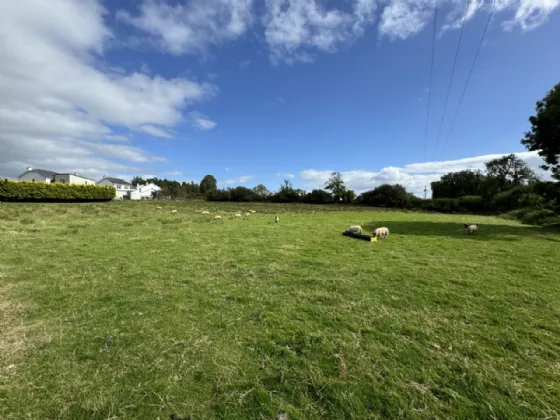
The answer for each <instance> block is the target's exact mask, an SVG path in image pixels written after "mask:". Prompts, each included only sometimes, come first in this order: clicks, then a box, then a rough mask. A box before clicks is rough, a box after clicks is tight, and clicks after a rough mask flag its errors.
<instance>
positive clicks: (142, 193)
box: [130, 184, 161, 200]
mask: <svg viewBox="0 0 560 420" xmlns="http://www.w3.org/2000/svg"><path fill="white" fill-rule="evenodd" d="M159 190H161V188H160V187H158V186H157V185H155V184H147V185H137V186H136V190H134V191H132V192H131V193H130V199H131V200H142V199H146V198H152V193H153V192H154V191H159Z"/></svg>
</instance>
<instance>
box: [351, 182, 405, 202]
mask: <svg viewBox="0 0 560 420" xmlns="http://www.w3.org/2000/svg"><path fill="white" fill-rule="evenodd" d="M410 200H411V194H409V193H408V192H407V191H406V189H405V188H404V187H403V186H402V185H399V184H395V185H389V184H383V185H380V186H379V187H377V188H375V189H373V190H371V191H366V192H364V193H362V194H361V195H360V197H358V200H357V201H358V203H360V204H366V205H369V206H376V207H394V208H406V207H409V206H410Z"/></svg>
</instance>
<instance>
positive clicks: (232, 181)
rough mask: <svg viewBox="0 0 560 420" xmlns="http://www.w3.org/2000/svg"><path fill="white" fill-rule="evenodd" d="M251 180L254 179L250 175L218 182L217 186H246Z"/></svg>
mask: <svg viewBox="0 0 560 420" xmlns="http://www.w3.org/2000/svg"><path fill="white" fill-rule="evenodd" d="M252 179H254V177H253V176H252V175H243V176H240V177H237V178H234V179H227V180H225V181H219V182H218V183H219V184H222V185H240V184H246V183H247V182H249V181H251V180H252Z"/></svg>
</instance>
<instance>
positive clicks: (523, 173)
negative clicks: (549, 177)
mask: <svg viewBox="0 0 560 420" xmlns="http://www.w3.org/2000/svg"><path fill="white" fill-rule="evenodd" d="M485 165H486V176H487V177H488V178H493V179H495V180H496V181H497V183H498V186H499V189H500V191H506V190H507V189H509V188H511V187H515V186H517V185H522V184H527V183H528V182H529V181H531V180H534V179H535V178H536V176H535V174H534V172H533V171H532V170H531V169H529V167H528V166H527V164H526V163H525V162H524V161H523V160H522V159H520V158H518V157H517V156H515V155H514V154H511V155H507V156H503V157H501V158H497V159H493V160H490V161H488V162H486V163H485Z"/></svg>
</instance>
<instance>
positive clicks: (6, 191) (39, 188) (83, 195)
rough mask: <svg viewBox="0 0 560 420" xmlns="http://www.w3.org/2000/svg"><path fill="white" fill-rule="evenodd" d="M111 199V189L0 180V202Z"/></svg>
mask: <svg viewBox="0 0 560 420" xmlns="http://www.w3.org/2000/svg"><path fill="white" fill-rule="evenodd" d="M113 198H115V189H114V188H113V187H102V186H96V185H68V184H62V183H59V182H54V183H50V184H47V183H44V182H16V181H10V180H8V179H6V180H0V201H21V202H29V201H31V202H88V201H90V202H91V201H110V200H112V199H113Z"/></svg>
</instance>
